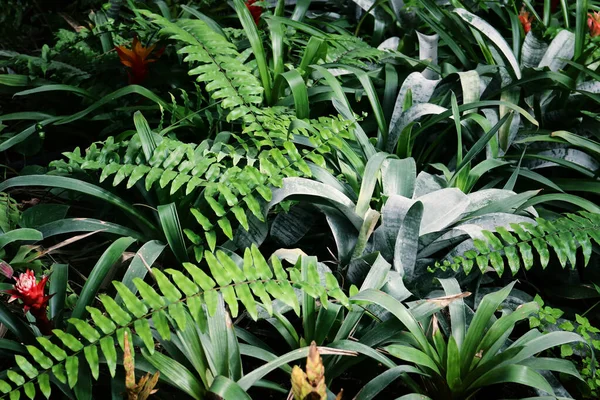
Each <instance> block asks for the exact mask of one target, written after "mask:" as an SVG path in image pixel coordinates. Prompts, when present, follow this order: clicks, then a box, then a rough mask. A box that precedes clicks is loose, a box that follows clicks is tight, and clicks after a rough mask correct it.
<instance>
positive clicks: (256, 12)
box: [246, 0, 263, 25]
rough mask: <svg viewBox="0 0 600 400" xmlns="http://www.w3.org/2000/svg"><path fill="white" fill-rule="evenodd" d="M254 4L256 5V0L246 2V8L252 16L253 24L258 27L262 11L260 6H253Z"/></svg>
mask: <svg viewBox="0 0 600 400" xmlns="http://www.w3.org/2000/svg"><path fill="white" fill-rule="evenodd" d="M254 3H256V0H246V7H247V8H248V11H250V14H252V18H254V23H255V24H256V25H258V23H259V21H260V16H261V14H262V12H263V9H262V7H260V6H255V5H253V4H254Z"/></svg>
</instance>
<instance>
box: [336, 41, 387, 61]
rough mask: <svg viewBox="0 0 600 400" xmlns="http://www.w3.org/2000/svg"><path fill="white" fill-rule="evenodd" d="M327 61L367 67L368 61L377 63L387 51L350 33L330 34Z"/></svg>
mask: <svg viewBox="0 0 600 400" xmlns="http://www.w3.org/2000/svg"><path fill="white" fill-rule="evenodd" d="M328 44H329V50H328V52H327V62H328V63H332V64H344V65H351V66H355V67H359V68H366V67H367V66H368V65H367V64H366V63H367V62H370V63H377V62H378V61H380V60H381V59H382V58H383V57H384V56H385V55H386V54H387V53H386V52H385V51H382V50H379V49H377V48H375V47H372V46H370V45H369V44H368V43H365V42H364V41H363V40H362V39H360V38H358V37H355V36H350V35H330V36H329V38H328Z"/></svg>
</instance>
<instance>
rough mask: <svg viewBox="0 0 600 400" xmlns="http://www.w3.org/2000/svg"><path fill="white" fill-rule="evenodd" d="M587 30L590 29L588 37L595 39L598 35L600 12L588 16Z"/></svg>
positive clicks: (599, 32) (599, 30)
mask: <svg viewBox="0 0 600 400" xmlns="http://www.w3.org/2000/svg"><path fill="white" fill-rule="evenodd" d="M587 24H588V28H590V36H591V37H596V36H599V35H600V12H597V11H596V12H594V13H593V14H588V20H587Z"/></svg>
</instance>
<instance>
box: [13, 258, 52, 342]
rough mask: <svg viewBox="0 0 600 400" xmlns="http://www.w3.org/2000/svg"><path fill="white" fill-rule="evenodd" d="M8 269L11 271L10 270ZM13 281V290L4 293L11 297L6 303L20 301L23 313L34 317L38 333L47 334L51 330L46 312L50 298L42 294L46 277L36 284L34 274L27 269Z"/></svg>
mask: <svg viewBox="0 0 600 400" xmlns="http://www.w3.org/2000/svg"><path fill="white" fill-rule="evenodd" d="M7 265H8V264H7ZM9 267H10V266H9ZM10 269H11V270H12V268H10ZM15 281H16V282H15V286H14V289H10V290H7V291H6V293H8V294H10V295H11V297H10V299H9V300H8V302H9V303H10V302H12V301H15V300H17V299H19V300H21V301H22V302H23V311H24V312H25V313H27V311H30V312H31V315H33V316H34V317H35V319H36V324H37V326H38V328H40V331H42V333H43V334H49V333H50V331H51V330H52V324H51V323H50V321H49V320H48V316H47V315H46V312H47V309H48V301H49V300H50V298H51V297H52V296H46V295H45V294H44V292H45V289H46V282H48V277H47V276H45V277H43V278H42V280H41V281H39V282H37V281H36V278H35V274H34V272H33V271H31V270H29V269H28V270H27V271H26V272H25V273H23V274H20V275H19V277H18V278H16V279H15Z"/></svg>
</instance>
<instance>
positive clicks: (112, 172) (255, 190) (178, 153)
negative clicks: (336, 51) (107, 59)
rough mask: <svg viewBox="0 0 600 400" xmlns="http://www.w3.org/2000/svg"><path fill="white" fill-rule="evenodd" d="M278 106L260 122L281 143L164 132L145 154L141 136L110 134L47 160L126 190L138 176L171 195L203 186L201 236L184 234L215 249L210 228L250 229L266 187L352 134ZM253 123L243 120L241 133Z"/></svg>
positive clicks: (345, 124)
mask: <svg viewBox="0 0 600 400" xmlns="http://www.w3.org/2000/svg"><path fill="white" fill-rule="evenodd" d="M279 111H280V112H278V110H276V109H265V110H263V111H261V114H260V119H261V122H262V123H263V125H264V126H266V127H267V128H268V131H269V133H270V138H271V139H273V142H275V143H277V144H278V146H277V147H271V148H267V149H263V150H261V151H259V150H258V149H257V148H256V147H255V146H253V144H254V143H252V144H248V143H246V142H245V141H244V139H243V137H242V136H239V135H234V136H235V138H236V139H237V143H235V142H234V144H228V143H223V142H218V143H211V142H210V141H204V142H202V143H200V144H199V145H197V144H191V143H182V142H181V141H178V140H173V139H169V138H166V137H163V138H160V142H159V143H158V144H157V146H156V148H155V150H154V152H153V153H152V156H151V157H150V159H149V160H146V158H145V156H144V152H143V150H142V144H141V141H140V137H139V134H135V135H134V136H133V137H132V138H131V140H130V141H129V142H128V143H127V142H123V143H119V144H117V143H115V142H114V139H113V138H109V139H107V141H106V142H105V143H104V144H93V145H92V146H90V148H88V149H87V150H86V151H85V154H84V155H82V154H81V150H80V149H79V148H77V149H75V150H74V151H73V152H70V153H64V155H65V156H66V157H67V159H68V162H65V161H55V162H53V163H51V166H53V167H55V168H57V169H58V170H60V171H64V172H69V173H70V172H73V171H75V170H88V171H99V172H100V178H99V179H100V182H103V181H105V180H106V179H109V178H110V177H113V179H112V184H113V186H117V185H120V184H122V183H125V182H126V186H127V188H130V187H132V186H133V185H135V184H136V183H137V182H138V181H139V182H144V184H145V187H146V190H150V189H153V188H154V189H159V188H160V189H168V190H169V193H170V195H175V194H177V193H181V194H185V195H189V194H191V193H193V192H195V191H197V190H203V192H202V193H203V202H204V203H205V205H206V207H204V208H203V211H200V207H199V208H198V209H193V210H192V213H193V215H194V217H195V218H196V220H197V221H198V224H199V225H200V226H201V227H202V229H203V231H204V239H202V238H201V237H200V236H199V235H196V234H194V232H192V231H186V233H187V236H188V238H189V239H190V241H191V242H192V243H193V244H194V245H195V246H198V247H201V246H202V245H207V246H208V247H209V248H210V249H214V246H215V241H216V235H215V230H214V228H215V227H218V228H219V229H220V230H221V231H222V232H223V233H224V234H225V235H226V236H227V237H228V238H230V239H232V238H233V232H232V228H231V224H232V223H235V222H236V221H237V223H239V224H240V225H241V226H242V227H243V228H244V229H246V230H248V229H249V223H248V218H249V217H250V215H253V216H254V217H256V218H257V219H258V220H260V221H263V220H264V215H263V211H262V209H261V205H260V204H261V202H263V201H267V202H268V201H270V200H271V189H270V187H271V186H275V187H279V186H281V183H282V180H283V178H287V177H295V176H302V177H310V176H311V170H310V167H309V166H308V164H307V162H306V161H305V159H307V160H309V161H312V162H313V163H315V164H317V165H319V166H321V167H325V157H329V156H330V155H331V154H330V153H331V149H332V147H333V148H335V149H340V148H341V147H342V146H343V141H344V140H350V139H351V134H350V132H349V130H350V129H351V126H352V122H351V121H345V120H343V119H342V118H341V117H338V118H332V117H327V118H325V117H323V118H320V119H319V120H310V121H308V122H303V121H298V120H296V119H295V117H294V116H292V115H289V114H286V113H285V112H281V110H279ZM300 122H302V123H300ZM256 126H257V125H255V124H252V125H250V126H248V127H247V128H246V133H248V132H249V131H252V130H253V129H255V128H256ZM257 129H258V128H257ZM292 135H296V136H297V137H303V138H304V141H305V142H306V143H307V144H308V145H309V146H310V147H312V149H311V150H303V151H302V152H300V151H299V150H298V148H297V147H296V146H295V145H294V143H293V142H292V141H290V140H288V137H291V136H292ZM258 140H259V139H258V137H256V139H255V141H258ZM240 146H241V148H240ZM257 146H260V143H259V144H257Z"/></svg>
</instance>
